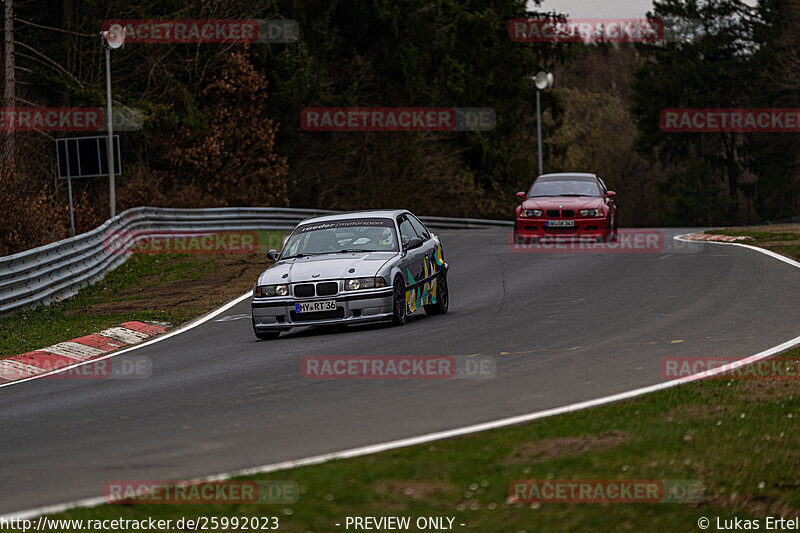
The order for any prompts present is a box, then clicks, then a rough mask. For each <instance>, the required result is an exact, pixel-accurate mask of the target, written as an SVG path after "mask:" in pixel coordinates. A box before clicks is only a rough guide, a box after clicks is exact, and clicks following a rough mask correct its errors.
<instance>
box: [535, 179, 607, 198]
mask: <svg viewBox="0 0 800 533" xmlns="http://www.w3.org/2000/svg"><path fill="white" fill-rule="evenodd" d="M533 196H597V197H599V196H602V195H601V194H600V187H598V186H597V183H596V182H595V181H594V180H576V179H564V180H538V181H536V183H534V184H533V187H531V191H530V192H529V193H528V198H531V197H533Z"/></svg>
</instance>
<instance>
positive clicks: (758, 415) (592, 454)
mask: <svg viewBox="0 0 800 533" xmlns="http://www.w3.org/2000/svg"><path fill="white" fill-rule="evenodd" d="M793 353H794V355H795V356H800V350H795V351H794V352H793ZM754 383H755V382H731V381H709V382H704V383H698V384H692V385H688V386H682V387H678V388H673V389H669V390H666V391H661V392H657V393H654V394H650V395H647V396H644V397H642V398H639V399H635V400H631V401H626V402H623V403H618V404H614V405H607V406H602V407H598V408H594V409H590V410H584V411H579V412H576V413H571V414H566V415H560V416H555V417H552V418H547V419H543V420H539V421H535V422H533V423H530V424H526V425H521V426H514V427H508V428H503V429H498V430H493V431H487V432H483V433H478V434H475V435H471V436H466V437H461V438H455V439H449V440H444V441H437V442H434V443H431V444H424V445H419V446H414V447H410V448H403V449H398V450H393V451H388V452H384V453H381V454H377V455H371V456H364V457H358V458H353V459H347V460H339V461H333V462H329V463H325V464H321V465H316V466H309V467H303V468H297V469H293V470H286V471H282V472H276V473H272V474H269V475H259V476H254V477H252V478H248V479H253V480H266V479H271V480H291V481H295V482H296V483H297V484H298V485H299V487H300V497H299V500H298V501H297V503H295V504H291V505H287V504H283V505H104V506H100V507H97V508H93V509H75V510H71V511H68V512H65V513H61V514H59V515H57V517H58V518H72V519H74V518H114V517H121V518H142V517H154V518H162V519H167V518H170V519H173V520H175V519H178V518H180V517H199V516H218V517H221V516H227V517H233V516H278V517H279V518H280V523H281V526H280V530H281V531H338V530H342V531H343V530H344V525H342V526H341V527H336V526H335V525H334V524H335V523H336V522H339V523H341V524H344V519H345V517H346V516H365V515H369V516H411V517H414V518H416V517H420V516H454V517H456V521H455V524H460V523H464V524H466V527H465V528H461V527H460V526H458V527H456V530H465V529H466V530H472V531H481V532H484V531H485V532H493V531H537V532H547V531H598V532H604V531H608V532H612V531H620V530H623V531H625V530H627V531H697V526H696V523H697V520H698V519H699V518H700V517H702V516H706V517H709V518H711V519H712V520H713V519H714V518H715V517H717V516H720V517H728V518H731V517H734V516H738V517H740V518H759V519H762V528H763V527H764V525H763V518H764V515H765V514H772V515H779V514H782V513H786V512H789V511H792V512H794V513H795V514H796V513H797V510H798V509H800V490H798V488H800V478H798V472H800V452H797V450H798V449H800V431H797V418H798V417H800V397H798V395H797V394H796V392H797V391H796V388H794V389H793V388H792V387H796V383H779V384H778V385H775V383H776V382H772V383H771V384H770V383H766V384H765V382H759V383H757V385H758V386H759V387H760V386H762V385H764V386H766V387H768V388H767V389H764V390H761V392H760V393H758V394H756V393H754V391H753V390H752V386H753V384H754ZM771 386H777V387H785V388H780V389H778V390H777V391H776V390H774V389H769V387H771ZM787 391H788V392H787ZM717 406H718V407H717ZM609 431H614V432H615V433H614V435H617V436H618V438H619V442H617V443H616V444H614V443H612V445H611V446H610V447H609V446H606V447H600V448H599V449H597V448H595V449H593V448H592V440H591V437H592V436H601V435H604V434H606V435H607V434H608V432H609ZM565 437H572V438H576V439H581V438H587V437H588V439H587V440H577V442H578V443H579V444H578V445H575V444H573V445H571V446H569V445H565V444H564V441H556V442H553V441H550V442H549V443H548V442H547V441H548V439H563V438H565ZM537 442H538V443H539V445H540V446H542V447H543V448H542V449H549V450H551V452H552V453H551V454H550V455H537V454H535V453H532V454H530V455H525V452H524V450H525V446H526V445H528V446H529V445H531V443H537ZM580 443H585V445H586V446H589V448H588V451H585V452H582V447H583V444H580ZM265 445H266V443H265ZM564 446H569V448H570V450H571V451H569V453H563V448H564ZM559 452H561V453H559ZM520 454H521V455H520ZM118 477H119V476H118ZM118 477H117V478H118ZM112 478H113V476H110V477H109V480H111V479H112ZM117 478H114V479H117ZM546 478H552V479H584V480H592V479H630V480H633V479H647V480H651V479H658V480H700V481H701V482H702V483H703V485H704V487H705V497H704V500H703V501H702V502H701V503H698V504H675V503H670V504H667V503H657V504H648V503H637V504H563V503H559V504H556V503H542V504H539V505H531V504H529V503H517V504H514V503H508V502H507V496H508V485H509V483H510V482H511V481H513V480H517V479H540V480H541V479H546ZM97 492H98V494H99V493H101V492H102V487H101V486H98V487H97ZM767 509H770V510H771V511H770V512H766V510H767ZM412 530H414V531H415V530H416V529H412Z"/></svg>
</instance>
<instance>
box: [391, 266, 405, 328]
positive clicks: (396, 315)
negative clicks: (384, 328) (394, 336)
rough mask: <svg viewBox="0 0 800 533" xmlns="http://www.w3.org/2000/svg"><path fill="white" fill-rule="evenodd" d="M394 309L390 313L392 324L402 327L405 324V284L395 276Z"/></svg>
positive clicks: (400, 278)
mask: <svg viewBox="0 0 800 533" xmlns="http://www.w3.org/2000/svg"><path fill="white" fill-rule="evenodd" d="M393 307H394V309H393V313H392V324H394V325H395V326H402V325H403V324H405V323H406V317H407V313H406V284H405V283H404V282H403V278H402V277H400V276H397V277H396V278H395V279H394V306H393Z"/></svg>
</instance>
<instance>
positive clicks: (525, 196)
mask: <svg viewBox="0 0 800 533" xmlns="http://www.w3.org/2000/svg"><path fill="white" fill-rule="evenodd" d="M527 197H528V195H527V194H525V193H524V192H518V193H517V198H522V199H523V200H524V199H526V198H527Z"/></svg>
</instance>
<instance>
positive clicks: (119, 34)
mask: <svg viewBox="0 0 800 533" xmlns="http://www.w3.org/2000/svg"><path fill="white" fill-rule="evenodd" d="M100 36H101V39H102V41H103V48H105V53H106V120H107V121H108V200H109V204H110V205H111V218H114V215H116V214H117V199H116V190H115V180H114V117H113V115H112V114H111V50H116V49H117V48H119V47H120V46H122V45H123V44H124V43H125V28H123V27H122V26H120V25H119V24H113V25H112V26H111V27H110V28H109V29H108V31H101V32H100Z"/></svg>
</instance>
